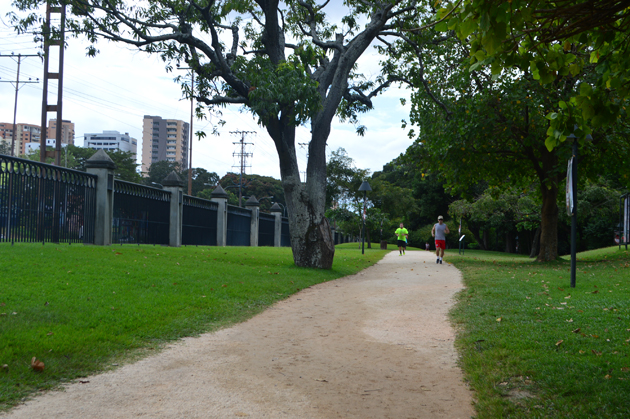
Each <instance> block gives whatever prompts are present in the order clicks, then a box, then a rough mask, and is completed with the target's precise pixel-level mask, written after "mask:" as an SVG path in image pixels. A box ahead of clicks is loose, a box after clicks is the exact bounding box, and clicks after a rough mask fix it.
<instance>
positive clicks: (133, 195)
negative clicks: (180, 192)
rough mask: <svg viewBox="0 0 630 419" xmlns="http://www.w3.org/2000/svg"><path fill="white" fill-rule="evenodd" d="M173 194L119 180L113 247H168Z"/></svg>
mask: <svg viewBox="0 0 630 419" xmlns="http://www.w3.org/2000/svg"><path fill="white" fill-rule="evenodd" d="M170 200H171V193H170V192H168V191H163V190H162V189H158V188H152V187H150V186H144V185H139V184H136V183H131V182H126V181H123V180H116V181H115V182H114V218H113V222H112V243H116V244H122V243H142V244H168V243H169V217H170Z"/></svg>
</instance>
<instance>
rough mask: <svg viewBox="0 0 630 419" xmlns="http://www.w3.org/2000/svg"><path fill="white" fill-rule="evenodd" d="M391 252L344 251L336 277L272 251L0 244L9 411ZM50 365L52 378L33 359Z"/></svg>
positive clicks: (0, 368)
mask: <svg viewBox="0 0 630 419" xmlns="http://www.w3.org/2000/svg"><path fill="white" fill-rule="evenodd" d="M386 253H387V252H385V251H380V250H376V249H370V250H369V251H367V252H366V253H365V255H362V254H361V251H360V250H357V248H356V244H354V245H352V244H347V245H343V246H340V247H338V248H337V249H336V252H335V261H334V264H333V268H332V269H331V270H317V269H304V268H298V267H296V266H295V265H294V264H293V258H292V255H291V249H289V248H269V247H259V248H250V247H181V248H170V247H161V246H131V245H128V246H110V247H98V246H81V245H78V246H77V245H71V246H69V245H54V244H46V245H41V244H16V245H15V246H10V245H8V244H2V245H0V255H1V257H0V272H2V275H1V277H0V378H1V379H0V410H5V409H7V408H8V407H10V406H12V405H15V404H16V403H18V402H19V401H20V400H22V399H23V398H24V397H28V396H29V395H31V394H33V393H34V392H36V391H41V390H46V389H50V388H54V387H55V386H57V385H58V384H59V383H61V382H66V381H69V380H73V379H76V378H80V377H84V376H86V375H88V374H92V373H95V372H98V371H103V370H107V369H109V368H112V367H113V366H115V365H114V364H120V363H123V362H127V361H129V360H132V359H135V358H137V357H138V356H143V355H146V354H147V353H151V352H152V351H155V350H157V349H159V348H160V347H162V345H163V344H164V343H165V342H168V341H171V340H174V339H178V338H181V337H184V336H194V335H198V334H199V333H201V332H206V331H212V330H216V329H218V328H221V327H225V326H229V325H232V324H234V323H236V322H240V321H243V320H245V319H247V318H249V317H251V316H253V315H254V314H256V313H258V312H260V311H262V310H263V309H265V308H266V307H269V306H270V305H271V304H273V303H274V302H276V301H278V300H280V299H284V298H286V297H287V296H289V295H291V294H293V293H295V292H297V291H299V290H301V289H303V288H307V287H309V286H311V285H314V284H317V283H320V282H325V281H329V280H332V279H336V278H339V277H342V276H345V275H350V274H354V273H356V272H358V271H360V270H361V269H364V268H366V267H368V266H370V265H373V264H374V263H376V262H377V261H378V260H380V259H381V258H382V257H383V256H384V255H385V254H386ZM34 356H35V357H37V358H38V359H40V360H41V361H43V362H44V363H45V369H44V371H43V372H35V371H34V370H33V369H31V367H30V363H31V358H32V357H34Z"/></svg>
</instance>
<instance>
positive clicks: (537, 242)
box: [529, 226, 540, 259]
mask: <svg viewBox="0 0 630 419" xmlns="http://www.w3.org/2000/svg"><path fill="white" fill-rule="evenodd" d="M539 249H540V226H538V228H537V229H536V232H535V233H534V240H532V250H531V252H530V253H529V257H530V258H532V259H533V258H535V257H537V256H538V252H539Z"/></svg>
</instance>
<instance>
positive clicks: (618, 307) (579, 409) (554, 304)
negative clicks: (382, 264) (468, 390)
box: [447, 247, 630, 418]
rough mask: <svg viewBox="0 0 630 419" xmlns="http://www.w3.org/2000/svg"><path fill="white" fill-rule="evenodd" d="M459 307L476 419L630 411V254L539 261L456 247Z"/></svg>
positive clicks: (609, 251)
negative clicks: (573, 273) (573, 268)
mask: <svg viewBox="0 0 630 419" xmlns="http://www.w3.org/2000/svg"><path fill="white" fill-rule="evenodd" d="M448 253H449V254H448V257H447V259H448V261H449V262H452V263H453V264H454V265H455V266H456V267H457V268H459V269H460V270H461V271H462V272H463V275H464V281H465V285H466V287H467V288H466V289H465V290H464V291H463V292H461V293H460V295H459V296H458V304H457V306H456V307H455V309H454V310H453V312H452V319H453V321H454V324H455V325H456V327H457V328H458V329H459V333H458V338H457V341H456V346H457V348H458V350H459V352H460V354H461V356H462V359H461V363H462V366H463V368H464V371H465V374H466V378H467V380H468V381H469V383H470V385H471V387H472V389H473V390H474V391H475V392H476V398H477V400H476V409H477V414H478V417H479V418H593V417H598V418H628V417H630V343H629V342H630V307H629V305H630V269H629V267H630V265H629V262H630V256H629V255H628V253H627V252H626V251H625V250H622V251H619V250H618V248H617V247H614V248H606V249H599V250H596V251H590V252H585V253H581V254H578V262H577V280H576V287H575V288H570V258H568V257H563V258H561V260H559V261H557V262H551V263H544V264H542V263H537V262H534V261H532V260H531V259H528V258H525V257H518V256H512V255H506V254H502V253H494V252H482V251H469V250H467V251H466V254H465V256H464V257H462V256H458V255H457V250H454V251H450V252H448Z"/></svg>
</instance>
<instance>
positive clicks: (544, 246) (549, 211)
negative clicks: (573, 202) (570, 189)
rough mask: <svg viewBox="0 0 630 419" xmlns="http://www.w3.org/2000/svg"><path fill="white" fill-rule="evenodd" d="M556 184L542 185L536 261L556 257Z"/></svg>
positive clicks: (554, 258)
mask: <svg viewBox="0 0 630 419" xmlns="http://www.w3.org/2000/svg"><path fill="white" fill-rule="evenodd" d="M557 199H558V186H557V184H555V182H554V183H553V184H552V185H549V186H547V187H546V186H545V185H543V187H542V211H541V214H540V250H539V252H538V259H537V260H538V261H539V262H544V261H548V260H556V259H558V203H557Z"/></svg>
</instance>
